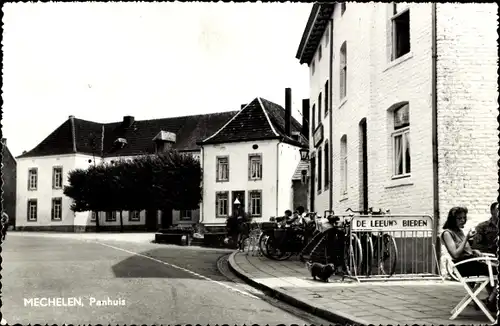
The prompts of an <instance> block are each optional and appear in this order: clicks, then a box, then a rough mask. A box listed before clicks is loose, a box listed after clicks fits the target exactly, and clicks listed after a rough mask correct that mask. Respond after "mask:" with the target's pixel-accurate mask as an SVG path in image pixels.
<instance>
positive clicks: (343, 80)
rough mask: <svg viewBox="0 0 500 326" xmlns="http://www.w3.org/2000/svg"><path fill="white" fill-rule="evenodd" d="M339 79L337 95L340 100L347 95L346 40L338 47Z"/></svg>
mask: <svg viewBox="0 0 500 326" xmlns="http://www.w3.org/2000/svg"><path fill="white" fill-rule="evenodd" d="M339 74H340V76H339V78H340V81H339V88H340V89H339V96H340V100H341V101H342V100H343V99H344V98H346V97H347V41H345V42H344V43H342V46H341V47H340V72H339Z"/></svg>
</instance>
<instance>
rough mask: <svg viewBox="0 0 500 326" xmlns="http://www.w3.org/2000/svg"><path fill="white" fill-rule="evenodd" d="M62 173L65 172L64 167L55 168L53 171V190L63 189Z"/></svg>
mask: <svg viewBox="0 0 500 326" xmlns="http://www.w3.org/2000/svg"><path fill="white" fill-rule="evenodd" d="M62 172H63V169H62V167H59V166H57V167H54V168H53V169H52V188H54V189H61V188H62V183H63V179H62Z"/></svg>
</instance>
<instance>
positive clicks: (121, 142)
mask: <svg viewBox="0 0 500 326" xmlns="http://www.w3.org/2000/svg"><path fill="white" fill-rule="evenodd" d="M114 145H115V146H116V147H119V148H123V147H125V145H127V140H126V139H125V138H117V139H116V140H115V142H114Z"/></svg>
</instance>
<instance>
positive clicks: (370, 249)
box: [346, 207, 398, 276]
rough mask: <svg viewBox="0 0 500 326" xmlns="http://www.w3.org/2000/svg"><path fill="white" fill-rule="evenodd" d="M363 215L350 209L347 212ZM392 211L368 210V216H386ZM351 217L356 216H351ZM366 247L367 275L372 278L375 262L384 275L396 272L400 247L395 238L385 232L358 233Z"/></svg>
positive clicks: (365, 264) (365, 268)
mask: <svg viewBox="0 0 500 326" xmlns="http://www.w3.org/2000/svg"><path fill="white" fill-rule="evenodd" d="M348 211H351V212H352V213H358V214H361V213H362V212H360V211H353V210H352V209H350V208H348V209H347V210H346V212H348ZM389 213H390V210H386V211H382V209H379V210H378V211H373V207H370V208H369V209H368V212H367V214H366V215H371V216H374V215H386V214H389ZM351 216H354V215H353V214H351ZM357 233H358V234H359V236H360V238H361V240H362V242H363V245H364V247H366V253H365V258H366V259H365V260H364V261H363V266H362V270H366V275H367V276H370V275H371V273H372V269H373V267H374V266H373V260H375V261H376V264H377V265H376V268H377V270H378V272H379V273H380V274H382V275H387V276H392V275H393V274H394V273H395V271H396V266H397V256H398V247H397V244H396V240H395V239H394V237H393V236H392V235H390V234H388V233H384V232H357Z"/></svg>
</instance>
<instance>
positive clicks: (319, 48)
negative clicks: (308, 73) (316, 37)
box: [318, 43, 323, 62]
mask: <svg viewBox="0 0 500 326" xmlns="http://www.w3.org/2000/svg"><path fill="white" fill-rule="evenodd" d="M321 52H322V48H321V43H320V44H319V47H318V62H320V61H321V57H322V54H323V53H321Z"/></svg>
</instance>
